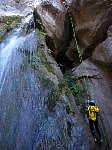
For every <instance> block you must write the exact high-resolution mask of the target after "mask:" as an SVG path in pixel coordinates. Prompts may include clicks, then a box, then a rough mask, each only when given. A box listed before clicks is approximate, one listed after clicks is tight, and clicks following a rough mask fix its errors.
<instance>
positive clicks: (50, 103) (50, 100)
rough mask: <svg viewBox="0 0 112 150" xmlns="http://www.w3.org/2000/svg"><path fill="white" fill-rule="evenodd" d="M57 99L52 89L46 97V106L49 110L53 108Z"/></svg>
mask: <svg viewBox="0 0 112 150" xmlns="http://www.w3.org/2000/svg"><path fill="white" fill-rule="evenodd" d="M57 101H58V96H57V95H56V92H55V91H52V92H51V93H50V95H49V97H48V101H47V107H48V109H49V111H50V112H52V111H53V110H54V107H55V106H56V103H57Z"/></svg>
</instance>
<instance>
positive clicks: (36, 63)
mask: <svg viewBox="0 0 112 150" xmlns="http://www.w3.org/2000/svg"><path fill="white" fill-rule="evenodd" d="M39 65H41V58H40V57H38V56H36V55H34V56H33V57H32V60H31V67H32V68H33V69H37V68H38V66H39Z"/></svg>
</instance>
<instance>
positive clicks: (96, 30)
mask: <svg viewBox="0 0 112 150" xmlns="http://www.w3.org/2000/svg"><path fill="white" fill-rule="evenodd" d="M70 8H71V13H72V15H73V18H74V22H75V27H76V35H77V39H78V42H79V45H80V47H81V48H82V49H83V50H85V49H88V48H92V49H93V48H94V47H95V46H96V45H97V44H98V43H101V42H102V41H103V40H104V39H106V36H107V29H108V27H109V26H110V25H111V22H112V17H111V14H112V6H111V2H110V1H108V0H103V1H99V0H89V1H86V0H83V1H79V0H73V1H72V3H71V7H70Z"/></svg>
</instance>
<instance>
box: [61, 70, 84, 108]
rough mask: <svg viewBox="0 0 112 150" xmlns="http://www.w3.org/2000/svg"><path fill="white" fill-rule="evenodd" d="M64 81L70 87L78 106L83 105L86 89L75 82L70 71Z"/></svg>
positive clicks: (65, 74) (66, 73)
mask: <svg viewBox="0 0 112 150" xmlns="http://www.w3.org/2000/svg"><path fill="white" fill-rule="evenodd" d="M64 79H65V82H66V84H67V86H68V87H69V89H70V91H71V92H72V94H73V96H74V99H75V103H76V105H78V106H79V105H81V104H83V103H84V99H83V97H84V95H86V91H85V89H83V88H81V87H80V86H79V85H78V84H77V83H75V81H74V80H73V79H72V75H71V72H70V71H66V72H65V73H64Z"/></svg>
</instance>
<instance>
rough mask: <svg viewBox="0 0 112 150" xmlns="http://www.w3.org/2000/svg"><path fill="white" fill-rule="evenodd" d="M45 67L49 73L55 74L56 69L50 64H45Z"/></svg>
mask: <svg viewBox="0 0 112 150" xmlns="http://www.w3.org/2000/svg"><path fill="white" fill-rule="evenodd" d="M44 66H45V67H46V68H47V70H48V71H49V72H51V73H53V74H54V68H53V67H52V66H51V65H50V64H49V62H47V61H46V62H45V63H44Z"/></svg>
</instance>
